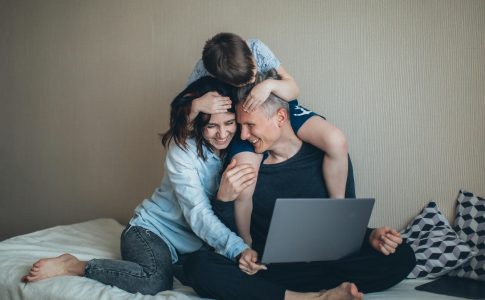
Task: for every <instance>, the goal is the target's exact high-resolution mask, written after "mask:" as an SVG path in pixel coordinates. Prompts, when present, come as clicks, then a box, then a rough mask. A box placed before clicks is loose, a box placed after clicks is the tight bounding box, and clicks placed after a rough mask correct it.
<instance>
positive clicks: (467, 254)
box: [401, 202, 475, 278]
mask: <svg viewBox="0 0 485 300" xmlns="http://www.w3.org/2000/svg"><path fill="white" fill-rule="evenodd" d="M401 236H402V237H403V238H405V239H406V242H407V243H408V244H409V245H410V246H411V248H412V249H413V250H414V254H415V256H416V266H415V267H414V269H413V270H412V271H411V273H409V275H408V278H419V277H428V278H435V277H439V276H442V275H444V274H446V273H448V272H450V271H451V270H453V269H455V268H457V267H459V266H461V265H462V264H464V263H466V262H467V261H468V260H469V259H470V258H471V257H473V256H474V254H475V253H474V252H473V251H472V249H471V248H470V247H469V246H468V245H467V243H466V242H465V241H463V240H462V239H460V238H459V237H458V235H457V234H456V232H455V231H454V230H453V229H452V228H451V226H450V224H449V222H448V220H447V219H446V218H445V217H444V216H443V215H442V214H441V212H440V211H439V209H438V206H437V205H436V203H435V202H430V203H428V205H427V206H426V207H425V208H423V210H422V211H421V213H420V214H419V215H417V216H416V217H415V218H414V219H413V220H412V221H411V222H410V223H409V225H408V226H407V227H406V228H405V229H404V230H402V231H401Z"/></svg>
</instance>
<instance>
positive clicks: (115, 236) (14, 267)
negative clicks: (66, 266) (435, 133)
mask: <svg viewBox="0 0 485 300" xmlns="http://www.w3.org/2000/svg"><path fill="white" fill-rule="evenodd" d="M123 228H124V226H122V225H121V224H119V223H118V222H117V221H115V220H113V219H96V220H91V221H87V222H83V223H77V224H72V225H64V226H56V227H52V228H48V229H44V230H40V231H37V232H33V233H29V234H25V235H20V236H16V237H13V238H10V239H7V240H4V241H2V242H0V299H12V300H14V299H83V300H85V299H122V300H123V299H127V300H128V299H130V300H131V299H133V300H134V299H140V300H141V299H183V300H190V299H192V300H193V299H201V298H199V297H197V294H196V293H195V292H194V291H193V290H192V289H191V288H190V287H187V286H184V285H182V284H181V283H180V282H179V281H178V280H176V279H175V282H174V290H172V291H165V292H161V293H158V294H157V295H155V296H145V295H141V294H130V293H127V292H125V291H123V290H121V289H118V288H116V287H111V286H107V285H104V284H102V283H99V282H97V281H95V280H91V279H88V278H84V277H75V276H61V277H55V278H50V279H46V280H42V281H39V282H34V283H28V284H25V283H22V282H21V281H20V278H21V277H22V276H23V275H25V274H26V273H27V272H28V270H29V269H30V267H31V265H32V264H33V263H34V262H35V261H37V260H38V259H40V258H44V257H52V256H58V255H60V254H62V253H66V252H67V253H71V254H73V255H75V256H77V257H78V258H79V259H81V260H89V259H92V258H114V259H116V258H119V257H120V254H119V236H120V233H121V231H122V230H123ZM427 281H428V280H422V279H413V280H405V281H403V282H401V283H400V284H399V285H397V286H395V287H393V288H391V289H389V290H387V291H385V292H381V293H371V294H366V295H365V299H366V300H372V299H396V300H416V299H424V300H426V299H449V300H452V299H462V298H456V297H448V296H443V295H438V294H432V293H427V292H420V291H416V290H415V289H414V287H415V286H417V285H420V284H422V283H425V282H427Z"/></svg>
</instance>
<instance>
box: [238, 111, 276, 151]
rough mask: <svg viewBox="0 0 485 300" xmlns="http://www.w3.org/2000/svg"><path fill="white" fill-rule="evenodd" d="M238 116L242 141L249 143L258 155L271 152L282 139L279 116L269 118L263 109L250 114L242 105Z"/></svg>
mask: <svg viewBox="0 0 485 300" xmlns="http://www.w3.org/2000/svg"><path fill="white" fill-rule="evenodd" d="M236 116H237V122H238V123H239V124H240V125H241V139H242V140H247V141H249V142H250V143H251V144H252V145H253V147H254V151H255V152H256V153H263V152H265V151H267V150H271V146H272V145H273V144H274V142H275V141H276V140H278V138H279V137H280V128H279V126H278V121H277V114H275V115H274V116H272V117H269V118H268V117H267V115H266V114H265V112H264V111H263V110H262V109H261V108H258V109H256V110H255V111H253V112H251V113H248V112H245V111H244V110H243V108H242V105H238V106H237V113H236Z"/></svg>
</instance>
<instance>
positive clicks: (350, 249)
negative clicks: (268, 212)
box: [261, 198, 374, 264]
mask: <svg viewBox="0 0 485 300" xmlns="http://www.w3.org/2000/svg"><path fill="white" fill-rule="evenodd" d="M373 206H374V199H370V198H367V199H321V198H320V199H319V198H313V199H308V198H305V199H304V198H291V199H290V198H287V199H276V203H275V207H274V210H273V217H272V218H271V223H270V226H269V231H268V236H267V239H266V245H265V246H264V251H263V256H262V259H261V263H263V264H269V263H287V262H311V261H326V260H337V259H340V258H343V257H345V256H349V255H351V254H353V253H355V252H357V251H359V249H360V247H361V245H362V242H363V239H364V236H365V232H366V228H367V225H368V224H369V218H370V215H371V213H372V208H373Z"/></svg>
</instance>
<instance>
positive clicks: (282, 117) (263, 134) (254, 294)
mask: <svg viewBox="0 0 485 300" xmlns="http://www.w3.org/2000/svg"><path fill="white" fill-rule="evenodd" d="M246 90H247V89H246ZM240 99H244V97H242V98H240ZM237 121H238V123H239V124H240V125H241V139H243V140H247V141H248V142H250V143H251V145H252V146H253V147H254V150H255V152H257V153H265V154H266V156H265V158H264V160H263V163H262V165H261V167H260V170H259V175H258V182H257V185H256V188H255V191H254V195H253V212H252V219H251V235H252V238H253V249H247V250H245V251H243V252H242V253H241V255H240V259H239V268H238V265H237V264H235V263H234V262H232V261H230V260H228V259H225V258H224V257H222V256H220V255H217V254H215V253H212V252H207V251H205V252H203V251H199V252H196V253H194V254H193V255H191V256H190V257H189V258H188V259H187V261H186V263H185V272H186V275H187V276H188V278H189V281H190V283H191V284H192V286H193V287H194V289H195V290H196V291H197V293H199V295H201V296H204V297H211V298H217V299H335V300H339V299H361V298H362V294H361V293H359V292H358V291H357V288H356V286H355V285H353V284H349V283H344V284H342V282H353V283H355V284H356V285H357V287H358V288H359V289H360V291H362V292H375V291H381V290H384V289H387V288H389V287H391V286H393V285H395V284H397V283H398V282H400V281H401V280H402V279H404V278H405V277H406V275H407V274H408V273H409V272H410V271H411V270H412V268H413V267H414V265H415V257H414V253H413V251H412V249H411V248H410V247H409V246H408V245H406V244H402V239H401V237H400V236H399V233H398V232H396V231H395V230H394V229H390V228H388V227H382V228H378V229H373V230H371V229H369V230H368V231H367V234H366V237H365V240H364V243H363V245H362V248H361V251H360V252H359V253H358V254H357V255H354V256H352V257H350V258H345V259H341V260H337V261H327V262H312V263H285V264H272V265H269V266H267V267H266V266H263V265H260V264H258V263H257V259H258V253H261V252H262V250H263V247H264V244H265V242H266V236H267V233H268V229H269V224H270V221H271V214H272V210H273V207H274V203H275V201H276V199H277V198H296V197H306V198H313V197H318V198H321V197H326V196H327V195H328V192H327V190H326V188H325V184H324V182H323V177H322V172H321V165H322V159H323V153H322V152H321V151H320V150H318V149H317V148H314V147H313V146H311V145H309V144H306V143H304V142H302V141H301V140H300V139H299V138H298V137H297V136H296V135H295V133H294V132H293V130H292V128H291V125H290V123H289V119H288V104H287V102H285V101H283V100H281V99H279V98H278V97H277V96H275V95H274V94H271V95H270V97H269V98H268V99H267V100H266V101H265V102H264V103H263V104H262V105H261V106H260V107H259V108H257V109H256V110H255V111H254V112H251V113H248V112H245V111H244V109H243V108H242V106H241V105H238V107H237ZM349 166H350V164H349ZM351 173H352V170H351V168H349V176H348V177H349V178H350V180H351V181H353V176H351ZM352 186H353V182H349V181H348V184H347V187H348V188H350V187H352ZM289 221H290V222H291V220H289ZM336 230H338V228H336ZM302 234H304V233H302ZM329 242H331V241H329ZM339 284H342V285H340V286H339ZM337 286H338V287H337ZM335 287H337V288H335ZM329 288H334V289H331V290H326V291H324V292H320V293H316V292H317V291H320V290H322V289H329ZM312 292H313V293H312Z"/></svg>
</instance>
